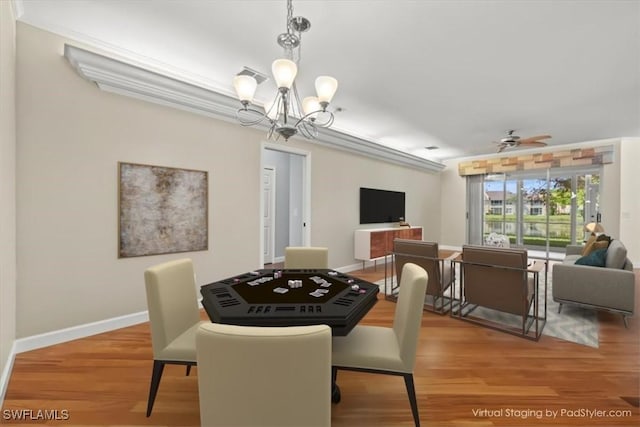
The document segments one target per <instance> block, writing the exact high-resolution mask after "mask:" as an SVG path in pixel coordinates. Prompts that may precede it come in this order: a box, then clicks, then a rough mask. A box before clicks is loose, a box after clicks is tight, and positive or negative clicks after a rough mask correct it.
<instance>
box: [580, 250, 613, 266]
mask: <svg viewBox="0 0 640 427" xmlns="http://www.w3.org/2000/svg"><path fill="white" fill-rule="evenodd" d="M606 260H607V249H606V248H602V249H596V250H595V251H593V252H591V253H590V254H589V255H587V256H583V257H581V258H578V259H577V260H576V264H578V265H590V266H592V267H604V265H605V263H606Z"/></svg>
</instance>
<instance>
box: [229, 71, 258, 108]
mask: <svg viewBox="0 0 640 427" xmlns="http://www.w3.org/2000/svg"><path fill="white" fill-rule="evenodd" d="M233 87H234V88H235V89H236V94H237V95H238V99H240V101H245V102H251V101H252V100H253V95H254V94H255V93H256V88H257V87H258V82H257V81H256V79H254V78H253V77H251V76H244V75H241V76H235V77H234V78H233Z"/></svg>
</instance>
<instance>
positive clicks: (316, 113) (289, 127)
mask: <svg viewBox="0 0 640 427" xmlns="http://www.w3.org/2000/svg"><path fill="white" fill-rule="evenodd" d="M310 27H311V23H310V22H309V20H308V19H306V18H304V17H301V16H297V17H293V6H292V3H291V0H287V31H286V32H285V33H282V34H280V35H279V36H278V37H277V41H278V44H279V45H280V46H281V47H282V48H283V49H284V54H285V58H281V59H276V60H275V61H273V64H272V65H271V72H272V73H273V77H274V80H275V82H276V85H277V87H278V90H277V92H276V95H275V97H274V98H273V99H272V100H271V101H267V102H265V103H264V106H263V107H264V110H258V109H257V108H256V106H255V105H254V104H253V97H254V95H255V92H256V89H257V87H258V84H259V82H258V81H257V80H256V78H255V76H253V75H250V73H243V72H241V73H239V74H238V75H236V76H235V77H234V78H233V86H234V88H235V91H236V95H237V96H238V99H239V100H240V103H241V104H242V106H241V107H240V108H239V109H238V110H237V112H236V118H237V120H238V121H239V122H240V124H242V125H243V126H254V125H257V124H260V123H263V122H266V123H267V124H268V125H269V133H268V138H269V139H272V138H275V139H278V138H280V137H282V138H284V140H285V141H286V140H288V139H289V138H290V137H292V136H294V135H296V134H298V133H299V134H301V135H302V136H304V137H305V138H307V139H314V138H315V137H316V136H317V135H318V128H326V127H330V126H331V125H332V124H333V120H334V115H333V113H332V112H330V111H329V110H327V107H328V106H329V104H330V103H331V100H332V98H333V95H334V94H335V93H336V90H337V89H338V81H337V80H336V79H335V78H333V77H330V76H320V77H318V78H316V81H315V88H316V96H308V97H306V98H304V99H303V100H302V101H300V96H299V95H298V89H297V88H296V83H295V78H296V76H297V74H298V64H299V62H300V47H301V44H302V33H303V32H305V31H308V30H309V28H310Z"/></svg>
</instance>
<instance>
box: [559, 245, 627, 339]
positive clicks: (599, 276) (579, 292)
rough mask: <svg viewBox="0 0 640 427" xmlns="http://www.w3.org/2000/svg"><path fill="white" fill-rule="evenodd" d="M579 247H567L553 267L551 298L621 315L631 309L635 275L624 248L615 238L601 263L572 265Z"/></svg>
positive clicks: (580, 255)
mask: <svg viewBox="0 0 640 427" xmlns="http://www.w3.org/2000/svg"><path fill="white" fill-rule="evenodd" d="M582 250H583V246H578V245H569V246H567V251H566V256H565V259H564V261H563V262H562V263H558V264H555V265H554V266H553V273H552V279H553V300H554V301H556V302H558V303H559V304H560V307H559V308H558V311H560V310H561V309H562V304H575V305H579V306H583V307H589V308H594V309H598V310H607V311H611V312H614V313H619V314H622V318H623V320H624V325H625V327H628V325H627V316H632V315H633V313H634V312H635V275H634V273H633V264H632V263H631V260H629V258H627V249H626V248H625V247H624V245H623V244H622V242H620V241H619V240H612V241H611V243H610V244H609V247H608V249H606V255H604V266H592V265H579V264H576V261H578V260H579V259H580V258H582Z"/></svg>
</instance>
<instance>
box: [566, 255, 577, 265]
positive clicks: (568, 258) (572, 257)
mask: <svg viewBox="0 0 640 427" xmlns="http://www.w3.org/2000/svg"><path fill="white" fill-rule="evenodd" d="M579 258H580V255H567V256H566V257H564V260H562V263H563V264H575V263H576V261H577V260H578V259H579Z"/></svg>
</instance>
